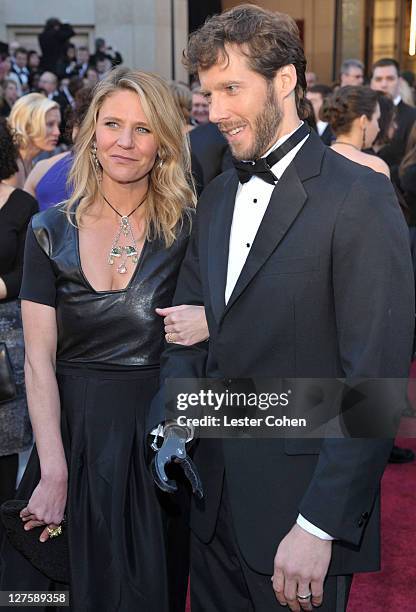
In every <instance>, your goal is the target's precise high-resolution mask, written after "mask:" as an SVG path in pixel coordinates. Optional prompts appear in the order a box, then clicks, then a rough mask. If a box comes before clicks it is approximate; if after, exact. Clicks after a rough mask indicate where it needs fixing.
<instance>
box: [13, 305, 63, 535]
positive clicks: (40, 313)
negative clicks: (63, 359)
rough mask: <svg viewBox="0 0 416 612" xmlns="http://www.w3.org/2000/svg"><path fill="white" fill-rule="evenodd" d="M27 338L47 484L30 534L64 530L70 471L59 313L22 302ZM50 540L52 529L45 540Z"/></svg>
mask: <svg viewBox="0 0 416 612" xmlns="http://www.w3.org/2000/svg"><path fill="white" fill-rule="evenodd" d="M22 317H23V331H24V337H25V347H26V358H25V381H26V393H27V399H28V406H29V413H30V419H31V422H32V427H33V431H34V434H35V441H36V447H37V451H38V455H39V461H40V469H41V478H40V481H39V484H38V486H37V487H36V489H35V490H34V491H33V494H32V496H31V498H30V500H29V503H28V505H27V507H26V508H25V509H24V510H22V513H21V517H22V519H23V520H25V521H26V525H25V529H31V528H32V527H35V526H37V525H49V526H51V525H59V524H60V523H61V521H62V519H63V516H64V510H65V505H66V496H67V480H68V470H67V464H66V459H65V453H64V448H63V444H62V437H61V427H60V412H61V410H60V400H59V393H58V385H57V381H56V375H55V363H56V345H57V329H56V315H55V309H54V308H52V307H51V306H46V305H44V304H38V303H35V302H29V301H26V300H23V301H22ZM40 539H41V540H42V541H45V540H47V539H48V534H47V531H46V529H45V530H44V531H43V532H42V535H41V537H40Z"/></svg>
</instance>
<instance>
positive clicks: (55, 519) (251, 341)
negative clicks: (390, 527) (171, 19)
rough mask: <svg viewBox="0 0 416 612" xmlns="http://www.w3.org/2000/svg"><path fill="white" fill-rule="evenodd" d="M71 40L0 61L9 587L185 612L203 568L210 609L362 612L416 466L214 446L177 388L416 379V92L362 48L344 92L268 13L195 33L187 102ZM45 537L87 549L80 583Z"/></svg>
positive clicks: (101, 45)
mask: <svg viewBox="0 0 416 612" xmlns="http://www.w3.org/2000/svg"><path fill="white" fill-rule="evenodd" d="M74 34H75V32H74V30H73V28H72V27H71V26H70V25H69V24H64V23H61V22H60V21H59V20H58V19H49V20H48V22H47V23H46V25H45V28H44V30H43V32H42V33H41V34H40V36H39V46H40V49H41V54H39V53H38V52H37V51H33V50H26V49H24V48H22V47H21V46H20V45H18V44H15V43H11V44H9V45H8V47H7V45H0V58H1V61H0V88H1V90H0V93H1V95H0V114H1V115H2V117H1V118H0V358H1V356H2V354H4V355H5V356H6V355H7V359H9V360H10V361H11V363H12V365H13V368H12V370H13V371H14V390H12V391H11V392H10V385H9V386H7V385H5V384H4V385H3V381H2V379H1V377H2V376H5V369H4V368H3V370H1V368H0V505H1V504H2V503H3V502H6V501H7V500H9V502H10V506H9V511H10V512H11V513H13V512H15V514H16V513H17V515H16V516H17V519H18V520H17V523H18V527H20V528H21V529H22V530H24V534H25V535H24V537H23V536H22V534H20V536H19V538H18V540H19V544H18V546H16V545H14V544H13V537H12V536H13V534H10V533H9V532H8V535H9V538H10V539H8V538H6V537H5V534H3V533H2V527H1V525H0V541H2V545H1V549H0V551H1V552H0V590H14V591H21V590H28V589H30V590H33V591H39V590H43V591H51V592H52V591H60V590H68V589H69V591H70V598H71V600H70V609H71V610H73V611H74V612H81V611H84V610H103V611H108V612H110V611H111V612H114V611H116V610H118V611H120V612H127V611H130V610H133V609H136V608H140V609H143V610H146V612H152V611H154V612H168V611H169V612H180V611H183V610H184V605H185V598H186V592H187V586H188V575H189V571H190V575H191V595H192V609H193V612H205V611H206V610H210V611H211V610H212V611H213V612H214V611H218V612H228V611H229V610H237V609H241V610H242V609H253V610H256V612H263V611H266V610H267V611H269V610H271V609H275V608H276V609H281V608H283V607H284V606H289V608H290V609H291V610H293V611H294V612H300V610H311V609H312V604H313V605H317V606H318V605H322V607H321V608H320V609H322V610H323V611H326V610H327V611H328V612H334V611H335V610H336V612H343V611H345V610H346V606H347V601H348V594H349V590H350V587H351V582H352V575H353V573H354V572H356V571H373V570H375V569H376V568H377V566H378V563H379V542H378V537H379V536H378V507H379V484H380V479H381V476H382V473H383V470H384V468H385V466H386V463H387V461H388V460H390V461H392V462H396V463H403V462H407V461H412V460H413V459H414V456H413V453H412V451H410V450H409V449H402V448H398V447H394V446H393V440H392V439H391V440H388V439H383V440H382V439H374V440H365V439H361V438H357V439H344V440H339V439H313V440H307V439H287V440H285V439H282V438H277V439H272V438H271V439H265V440H261V441H259V440H256V439H254V440H253V439H249V437H248V438H247V439H238V440H235V439H229V440H217V439H212V440H211V439H200V440H197V441H195V440H194V439H193V438H194V431H193V430H192V428H189V427H180V426H179V425H178V424H177V423H175V422H171V421H169V420H168V421H166V419H165V412H164V409H165V399H166V395H165V394H166V390H165V387H164V381H165V380H166V379H169V378H177V379H180V378H183V379H191V378H217V379H221V380H222V381H225V382H224V384H226V385H231V384H232V380H233V379H243V378H251V377H270V376H280V377H285V378H292V377H293V378H295V377H299V378H300V377H305V378H311V377H312V378H319V377H323V378H330V377H334V378H346V379H350V380H356V379H360V378H367V377H371V378H374V379H390V378H391V379H396V380H397V379H405V378H406V377H407V375H408V372H409V368H410V362H411V357H412V346H413V324H414V275H413V271H412V259H411V250H410V248H409V243H410V244H411V246H412V248H413V247H416V230H415V228H416V186H415V185H416V184H415V180H416V108H415V91H414V88H413V85H414V83H413V80H414V76H413V75H412V74H410V73H401V71H400V66H399V65H398V63H397V62H396V60H394V59H390V58H383V59H380V60H378V61H377V62H375V63H374V65H373V66H372V67H371V68H370V69H369V70H368V78H367V74H366V68H365V67H364V66H363V64H362V63H361V62H360V61H359V60H356V59H348V60H346V61H344V62H343V64H342V66H341V69H340V79H339V82H337V83H335V84H331V85H329V84H326V83H321V82H319V80H318V78H317V75H316V74H315V73H313V72H306V71H305V68H306V60H305V57H304V53H303V49H302V45H301V42H300V39H299V36H298V32H297V28H296V26H295V24H294V22H293V21H292V20H291V19H290V18H289V17H288V16H285V15H282V14H278V13H273V12H271V11H267V10H263V9H259V8H258V7H255V6H254V5H242V6H241V7H235V8H233V9H231V10H229V11H226V12H225V13H223V14H222V15H217V16H214V17H212V18H211V19H209V20H208V21H207V22H206V23H205V24H204V25H203V26H202V27H201V28H200V30H198V31H196V32H195V33H194V34H193V35H191V37H190V41H189V46H188V49H187V51H186V54H185V62H186V65H187V67H188V68H189V72H190V75H192V76H193V79H194V80H193V82H192V85H191V86H190V85H188V84H187V83H182V82H167V81H166V80H164V79H162V78H161V77H159V76H157V75H154V74H150V73H145V72H142V71H139V70H131V69H129V68H126V67H124V66H123V65H122V64H123V58H122V56H121V55H120V53H119V52H117V51H116V50H115V49H112V48H111V47H110V46H108V45H107V44H106V41H105V40H104V39H101V38H99V39H97V40H96V48H95V53H94V54H93V55H91V54H90V52H89V49H88V48H87V47H84V46H79V47H78V48H77V47H76V46H75V45H74V44H73V43H71V38H72V37H73V36H74ZM6 47H7V48H6ZM201 194H202V195H201ZM198 196H201V198H200V200H199V201H198V204H197V197H198ZM195 208H196V210H195ZM38 211H40V214H35V213H36V212H38ZM406 225H407V227H406ZM370 226H371V227H373V228H374V231H373V232H368V227H370ZM409 233H410V241H409V239H408V236H409ZM413 251H414V252H416V248H414V249H413ZM18 298H20V300H21V306H20V301H19V299H18ZM370 301H371V303H370ZM21 314H22V317H23V327H22V322H21ZM23 330H24V335H23ZM1 351H3V353H1ZM24 353H25V357H24ZM5 359H6V357H5V358H4V361H5ZM24 359H25V365H24V363H23V362H24ZM0 361H1V359H0ZM0 365H1V364H0ZM8 375H11V374H10V372H9V374H8ZM227 381H228V382H227ZM2 393H4V394H5V395H4V396H2ZM7 393H10V394H9V395H7ZM391 397H392V398H394V401H396V400H398V398H397V395H395V394H394V393H393V394H392V396H391ZM387 398H388V393H386V397H385V401H387ZM402 399H403V401H400V398H399V400H398V401H397V403H395V404H394V409H395V410H396V412H397V415H396V416H397V419H398V418H400V415H401V414H402V412H403V409H404V410H407V411H408V412H409V413H410V414H412V413H413V411H412V408H411V407H410V406H406V401H405V397H404V394H403V398H402ZM392 401H393V400H392ZM29 414H30V421H29ZM32 430H33V434H34V440H35V444H34V446H33V449H32V452H31V455H30V459H29V462H28V465H27V467H26V470H25V473H24V476H23V479H22V481H21V483H20V485H19V488H18V491H17V493H16V491H15V485H16V477H17V467H18V454H19V453H20V452H22V451H25V450H27V449H29V448H31V446H32V444H33V440H32ZM172 440H173V441H174V451H173V450H172V448H171V447H169V444H170V443H171V442H172ZM152 441H153V442H152ZM166 448H169V449H170V450H169V453H168V451H167V450H165V449H166ZM187 449H191V451H190V452H191V453H192V456H193V460H194V462H192V461H189V460H188V459H187V458H186V453H187ZM164 452H165V453H168V454H167V455H164V454H163V453H164ZM175 453H179V454H177V455H175ZM181 453H182V455H185V456H182V457H181V456H180V454H181ZM174 456H175V457H176V460H177V461H176V465H175V466H171V468H172V469H173V471H172V473H171V474H170V475H171V476H173V475H174V476H175V477H176V478H177V480H178V481H179V482H180V487H179V491H178V495H177V496H171V495H169V492H170V491H172V489H173V488H174V487H173V485H172V481H171V480H169V479H168V478H167V477H165V478H164V477H163V471H162V472H161V471H160V469H161V468H160V465H159V464H158V463H157V461H158V458H160V457H162V459H163V458H164V459H165V462H167V463H169V462H170V460H171V458H172V457H174ZM185 461H186V463H185ZM155 462H156V463H155ZM155 465H159V468H157V467H155ZM184 465H185V466H186V469H184V471H183V473H182V472H181V470H180V467H181V466H182V467H183V466H184ZM188 480H189V481H190V484H191V485H192V486H191V487H189V482H187V481H188ZM156 485H158V486H156ZM191 489H192V490H193V494H192V491H191ZM15 497H16V500H23V501H22V503H21V505H20V506H19V505H18V503H17V502H16V501H15V502H13V503H14V505H13V503H12V502H11V500H13V499H14V498H15ZM201 497H202V499H200V498H201ZM6 505H7V504H6ZM4 512H5V511H4ZM189 514H190V515H191V525H192V534H190V532H189V530H188V527H187V519H188V515H189ZM11 516H12V515H11ZM5 524H6V523H5ZM15 525H16V523H15ZM18 527H16V529H17V528H18ZM6 528H7V526H6ZM22 533H23V531H22ZM33 534H36V538H37V541H40V542H41V543H45V542H47V541H48V540H54V538H63V537H65V539H66V551H67V552H66V556H65V558H64V559H60V562H59V568H60V571H61V574H60V575H59V576H58V578H57V568H56V565H54V563H49V564H48V563H47V560H46V561H45V558H43V550H42V551H41V550H39V549H35V548H34V544H33V539H32V540H31V539H30V537H31V536H32V535H33ZM272 534H274V535H272ZM19 546H20V548H19ZM40 546H42V544H41V545H40ZM22 550H23V552H24V555H23V556H22V554H21V553H22ZM189 567H190V570H189ZM62 573H63V574H64V578H62ZM322 598H323V603H322ZM36 609H38V608H36Z"/></svg>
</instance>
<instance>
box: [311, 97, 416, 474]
mask: <svg viewBox="0 0 416 612" xmlns="http://www.w3.org/2000/svg"><path fill="white" fill-rule="evenodd" d="M379 96H380V94H379V93H378V92H376V91H373V90H372V89H370V87H361V86H353V85H347V86H345V87H341V88H340V89H338V91H337V92H336V93H335V94H333V95H332V96H330V97H329V98H326V99H325V100H324V103H323V105H322V108H321V118H322V119H323V120H324V121H328V123H329V124H330V125H331V128H332V130H333V132H334V134H335V135H336V139H335V142H334V143H333V144H332V145H331V148H332V149H334V151H336V152H337V153H340V154H341V155H343V156H344V157H347V158H348V159H350V160H351V161H354V162H356V163H357V164H361V165H363V166H367V167H369V168H371V169H372V170H375V171H376V172H380V173H381V174H384V175H386V176H387V178H390V170H389V167H388V166H387V164H386V163H385V162H384V161H383V160H382V159H381V158H379V157H377V156H376V155H371V154H369V153H364V152H363V151H362V150H361V149H371V147H372V146H373V143H374V141H375V140H376V139H377V136H378V134H379V131H380V130H379V125H378V120H379V118H380V104H379ZM386 123H387V124H388V120H387V122H386ZM383 127H385V126H383ZM389 128H390V133H391V131H392V126H391V123H390V126H389V127H387V128H385V129H386V135H387V134H388V133H389ZM402 210H403V209H402ZM403 212H404V211H403ZM413 459H414V454H413V451H412V450H411V449H409V448H401V447H398V446H393V449H392V451H391V453H390V458H389V462H390V463H407V462H409V461H412V460H413Z"/></svg>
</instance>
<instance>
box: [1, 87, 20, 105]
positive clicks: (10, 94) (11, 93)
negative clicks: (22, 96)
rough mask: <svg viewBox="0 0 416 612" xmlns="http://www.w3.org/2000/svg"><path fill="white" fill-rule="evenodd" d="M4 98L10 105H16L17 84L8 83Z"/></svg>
mask: <svg viewBox="0 0 416 612" xmlns="http://www.w3.org/2000/svg"><path fill="white" fill-rule="evenodd" d="M4 97H5V98H6V100H7V101H8V103H9V104H14V103H15V102H16V100H17V97H18V94H17V87H16V85H15V83H7V85H6V87H5V88H4Z"/></svg>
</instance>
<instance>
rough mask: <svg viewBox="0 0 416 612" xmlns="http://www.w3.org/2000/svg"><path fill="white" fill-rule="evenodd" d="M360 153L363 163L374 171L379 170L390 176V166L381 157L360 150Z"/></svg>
mask: <svg viewBox="0 0 416 612" xmlns="http://www.w3.org/2000/svg"><path fill="white" fill-rule="evenodd" d="M361 155H362V156H363V158H362V159H363V163H365V164H366V165H367V166H368V167H369V168H372V169H373V170H375V171H376V172H381V173H382V174H385V175H386V176H387V177H388V178H390V168H389V167H388V165H387V164H386V162H385V161H384V160H383V159H381V157H377V155H369V154H368V153H363V152H361Z"/></svg>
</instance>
